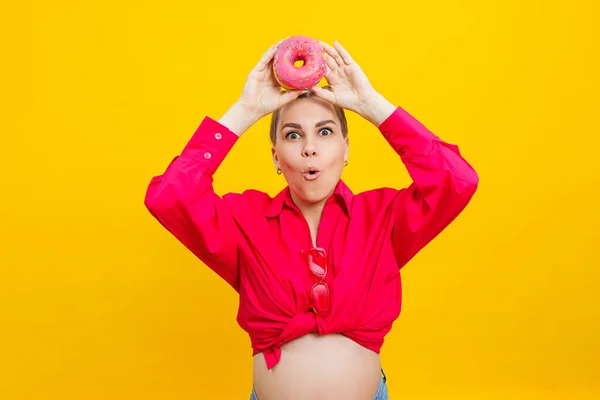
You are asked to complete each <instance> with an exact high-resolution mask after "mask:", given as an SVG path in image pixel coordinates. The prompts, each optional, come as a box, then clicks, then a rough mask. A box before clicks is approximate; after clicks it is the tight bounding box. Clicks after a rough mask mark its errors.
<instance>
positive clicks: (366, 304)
mask: <svg viewBox="0 0 600 400" xmlns="http://www.w3.org/2000/svg"><path fill="white" fill-rule="evenodd" d="M286 40H287V39H286ZM305 44H306V45H308V46H311V45H313V46H318V47H314V48H312V50H313V51H315V52H317V54H318V52H319V51H321V52H322V53H323V51H324V58H325V63H326V69H325V70H324V73H325V79H327V82H328V84H329V85H328V86H327V87H325V88H324V87H320V86H312V87H310V88H308V89H290V90H285V91H282V90H281V82H279V81H278V78H276V77H275V73H274V71H273V69H274V68H273V63H274V58H275V53H276V51H277V49H278V47H279V48H280V49H281V47H280V45H282V42H280V43H277V44H275V45H274V46H272V47H271V48H270V49H269V50H268V51H267V52H266V53H265V54H264V56H263V57H262V59H261V60H260V61H259V62H258V64H257V65H256V67H255V68H254V69H253V70H252V71H251V72H250V74H249V76H248V79H247V82H246V85H245V87H244V89H243V92H242V95H241V96H240V97H239V99H238V100H237V101H236V102H235V103H234V104H233V105H232V106H231V108H230V109H229V110H228V111H227V112H225V114H224V115H223V116H222V117H221V118H220V119H218V120H215V119H212V118H210V117H208V116H207V117H205V118H204V119H203V121H202V122H201V123H200V125H199V127H198V128H197V130H196V131H195V132H194V134H193V135H192V136H191V138H190V140H189V142H188V143H187V144H186V145H185V146H184V147H183V150H182V152H181V154H179V155H178V156H177V157H175V159H173V161H172V162H171V163H170V164H169V165H168V166H167V168H166V170H165V171H164V173H162V174H161V175H158V176H155V177H153V178H152V179H151V181H150V183H149V186H148V189H147V193H146V197H145V205H146V207H147V208H148V210H149V211H150V213H151V214H152V215H153V216H154V217H155V218H156V219H157V220H158V221H159V222H160V223H161V224H162V225H163V226H164V227H165V228H166V229H167V230H168V231H169V232H171V234H173V235H174V236H175V237H176V238H177V239H178V240H180V241H181V242H182V243H183V244H184V245H185V246H186V247H187V248H188V249H189V250H190V251H191V252H193V253H194V254H195V255H196V256H197V257H198V258H199V259H200V260H202V261H203V262H204V263H205V264H206V265H207V266H208V267H209V268H211V269H212V270H213V271H214V272H215V273H217V274H218V275H219V276H220V277H221V278H222V279H224V280H225V281H226V282H227V283H228V284H229V285H231V287H232V288H233V289H234V290H235V291H236V292H237V293H238V294H239V298H240V302H239V310H238V316H237V321H238V323H239V325H240V326H241V328H242V329H244V330H245V331H246V332H247V333H248V334H249V336H250V341H251V344H252V348H253V356H254V371H253V388H252V391H251V393H250V398H251V399H253V400H256V399H260V400H281V399H289V400H307V399H315V400H316V399H344V400H370V399H377V400H384V399H388V392H387V386H386V377H385V373H384V372H383V369H382V368H381V362H380V356H379V353H380V349H381V347H382V344H383V341H384V337H385V335H386V334H387V333H388V332H389V331H390V329H391V327H392V323H393V322H394V321H395V320H396V318H397V317H398V316H399V315H400V309H401V294H402V291H401V279H400V269H401V268H402V267H403V266H404V265H405V264H406V263H407V262H408V261H409V260H410V259H411V258H412V257H413V256H414V255H415V254H416V253H417V252H418V251H419V250H420V249H422V248H423V246H425V245H426V244H427V243H429V242H430V241H431V240H432V239H433V238H434V237H436V236H437V235H438V234H439V233H440V232H441V231H442V230H443V229H444V228H445V227H446V226H447V225H448V224H449V223H451V222H452V221H453V220H454V219H455V218H456V217H457V216H458V215H459V213H460V212H461V211H462V210H463V209H464V208H465V207H466V206H467V204H468V203H469V201H470V199H471V198H472V196H473V194H474V193H475V191H476V188H477V185H478V175H477V173H476V172H475V171H474V170H473V168H472V167H471V166H470V165H469V163H468V162H467V161H466V160H465V159H463V157H462V156H461V154H460V152H459V150H458V147H457V146H456V145H453V144H449V143H446V142H444V141H442V140H441V139H440V138H439V137H438V136H436V135H435V134H433V133H432V132H430V131H429V130H428V129H427V128H426V127H425V126H424V125H422V124H421V123H420V122H419V121H417V120H416V119H415V118H414V117H412V116H411V115H410V114H409V113H407V112H406V111H405V110H404V109H402V108H401V107H396V106H393V105H392V104H391V103H390V102H389V101H388V100H386V99H385V98H384V96H383V95H381V94H380V93H379V92H378V91H377V90H376V89H375V88H373V86H372V85H371V84H370V82H369V80H368V79H367V77H366V76H365V74H364V72H363V71H362V70H361V68H360V67H359V66H358V65H357V63H356V62H355V61H354V60H353V58H352V57H351V56H350V54H349V53H348V52H347V51H346V50H345V49H344V48H343V47H342V46H341V45H340V44H339V43H337V42H334V45H333V46H330V45H328V44H326V43H323V42H315V43H312V44H311V43H300V45H305ZM321 49H322V50H321ZM293 61H294V60H288V61H287V62H288V63H293ZM317 61H318V60H317ZM279 78H281V77H279ZM313 78H314V77H313ZM313 78H311V79H313ZM314 79H318V77H317V78H314ZM295 87H297V86H295ZM345 110H351V111H353V112H355V113H357V114H359V115H360V116H362V117H363V118H365V119H366V120H368V121H370V122H371V123H372V124H373V125H374V126H375V127H376V128H377V129H378V131H379V132H380V133H381V134H382V135H383V138H384V139H385V140H386V141H387V143H389V145H390V146H391V147H392V149H393V150H394V151H395V152H396V153H397V154H398V156H399V162H398V165H371V166H370V167H369V171H368V172H369V174H377V173H378V171H381V169H383V168H395V169H398V168H399V166H404V167H405V168H406V169H407V171H408V174H409V175H410V177H411V178H412V182H411V184H410V185H409V186H408V187H405V188H387V187H384V188H373V189H371V190H368V191H365V192H361V193H356V194H355V193H353V192H352V191H351V189H350V188H349V187H348V186H347V185H346V184H345V183H344V182H343V181H342V180H341V175H342V171H343V170H344V168H345V166H347V165H348V161H349V160H348V154H349V152H348V150H349V139H348V126H347V122H346V116H345ZM271 113H272V119H271V129H270V136H271V141H272V144H273V146H272V158H273V163H274V170H275V171H276V172H277V174H279V175H283V178H284V179H285V181H286V183H287V185H285V187H284V189H283V190H281V191H280V192H279V194H277V195H276V196H274V197H271V196H269V195H268V194H267V193H264V192H261V191H259V190H255V189H248V190H245V191H243V193H226V194H224V195H218V194H216V193H215V192H214V190H213V175H214V174H215V171H216V170H217V168H218V167H219V165H220V164H221V163H222V162H223V160H224V159H225V157H226V156H227V154H228V153H229V151H230V150H231V148H232V147H233V146H234V145H235V143H236V142H237V140H238V138H239V137H240V136H241V135H242V134H243V133H244V132H245V131H246V130H247V129H248V128H250V127H251V126H252V125H253V124H254V123H255V122H257V121H258V120H259V119H261V118H262V117H263V116H266V115H268V114H271ZM400 161H401V162H400ZM400 173H401V171H400V169H398V174H399V175H400ZM275 176H276V175H275ZM240 179H244V181H248V182H250V181H251V173H249V171H248V167H247V166H244V167H243V168H240Z"/></svg>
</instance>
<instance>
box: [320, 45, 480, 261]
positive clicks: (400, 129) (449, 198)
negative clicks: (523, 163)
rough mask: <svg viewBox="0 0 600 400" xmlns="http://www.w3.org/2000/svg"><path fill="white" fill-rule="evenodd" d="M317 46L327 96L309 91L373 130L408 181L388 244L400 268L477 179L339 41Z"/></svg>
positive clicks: (465, 199)
mask: <svg viewBox="0 0 600 400" xmlns="http://www.w3.org/2000/svg"><path fill="white" fill-rule="evenodd" d="M321 45H322V46H323V49H324V50H325V52H326V54H327V57H326V61H327V66H328V73H327V75H325V78H326V79H327V81H328V82H329V83H330V85H331V87H332V89H333V93H332V92H327V91H325V90H323V89H320V88H318V87H316V88H313V90H314V91H315V93H316V94H317V95H318V96H319V97H322V98H324V99H326V100H329V101H331V102H332V103H334V104H337V105H339V106H342V107H344V108H347V109H349V110H352V111H354V112H356V113H358V114H360V115H361V116H363V117H364V118H365V119H367V120H369V121H370V122H372V123H373V124H374V125H375V126H377V127H379V130H380V131H381V132H382V133H383V136H384V137H385V138H386V140H387V141H388V143H389V144H390V145H391V146H392V147H393V148H394V150H395V151H396V153H398V155H399V156H400V158H401V160H402V162H403V163H404V165H405V166H406V168H407V170H408V173H409V175H410V176H411V178H412V179H413V183H412V184H411V185H410V186H409V187H408V188H404V189H400V190H398V192H397V194H396V196H395V198H394V202H393V208H394V210H393V211H394V212H393V215H394V227H393V231H392V242H393V246H394V249H395V254H396V259H397V262H398V264H399V266H400V268H402V266H404V265H405V264H406V263H407V262H408V261H409V260H410V259H411V258H412V257H413V256H414V255H415V254H416V253H417V252H418V251H419V250H420V249H421V248H422V247H423V246H425V245H426V244H427V243H428V242H430V241H431V240H432V239H433V238H434V237H435V236H436V235H437V234H439V233H440V232H441V231H442V230H443V229H444V228H445V227H446V226H447V225H448V224H449V223H450V222H452V220H454V219H455V218H456V216H457V215H458V214H459V213H460V212H461V211H462V210H463V209H464V208H465V207H466V205H467V204H468V203H469V201H470V199H471V197H472V196H473V194H474V193H475V191H476V189H477V186H478V183H479V177H478V175H477V173H476V172H475V170H474V169H473V168H472V167H471V166H470V165H469V163H468V162H467V161H466V160H465V159H464V158H463V157H462V156H461V154H460V152H459V151H458V147H457V146H455V145H452V144H448V143H446V142H444V141H442V140H440V138H439V137H437V136H436V135H434V134H433V133H431V132H430V131H429V130H427V128H425V126H423V125H422V124H421V123H420V122H419V121H417V120H416V119H415V118H413V117H412V116H411V115H410V114H408V113H407V112H406V111H404V110H403V109H402V108H400V107H395V106H393V105H392V104H391V103H390V102H389V101H387V100H386V99H385V98H384V97H383V96H382V95H381V94H379V93H378V92H377V91H376V90H375V89H374V88H373V87H372V86H371V84H370V82H369V80H368V79H367V77H366V75H365V74H364V72H363V71H362V70H361V68H360V67H359V66H358V65H357V63H356V62H355V61H354V59H353V58H352V57H351V56H350V54H349V53H348V51H346V49H344V47H342V45H341V44H340V43H338V42H335V43H334V46H333V47H332V46H329V45H328V44H326V43H323V42H321Z"/></svg>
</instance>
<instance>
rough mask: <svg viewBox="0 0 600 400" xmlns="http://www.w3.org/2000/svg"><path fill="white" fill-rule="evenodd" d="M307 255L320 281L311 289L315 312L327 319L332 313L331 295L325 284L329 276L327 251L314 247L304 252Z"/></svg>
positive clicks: (312, 270)
mask: <svg viewBox="0 0 600 400" xmlns="http://www.w3.org/2000/svg"><path fill="white" fill-rule="evenodd" d="M302 254H304V255H305V257H306V261H307V263H308V267H309V268H310V270H311V272H312V273H313V274H314V275H315V276H316V277H317V278H319V279H320V281H319V282H317V283H315V284H314V285H313V286H312V288H311V294H312V297H313V303H314V310H315V312H316V313H317V314H319V315H320V316H322V317H326V316H328V315H329V313H330V312H331V295H330V293H329V286H328V285H327V282H325V277H326V276H327V253H326V252H325V249H322V248H320V247H313V248H312V249H310V250H309V251H308V252H307V253H306V252H304V250H302Z"/></svg>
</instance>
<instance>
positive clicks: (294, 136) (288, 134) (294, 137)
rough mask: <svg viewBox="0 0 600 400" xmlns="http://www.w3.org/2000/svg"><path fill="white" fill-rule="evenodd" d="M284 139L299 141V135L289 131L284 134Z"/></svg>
mask: <svg viewBox="0 0 600 400" xmlns="http://www.w3.org/2000/svg"><path fill="white" fill-rule="evenodd" d="M285 138H286V139H299V138H300V134H299V133H298V132H296V131H291V132H288V133H286V135H285Z"/></svg>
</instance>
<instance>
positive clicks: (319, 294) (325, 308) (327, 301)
mask: <svg viewBox="0 0 600 400" xmlns="http://www.w3.org/2000/svg"><path fill="white" fill-rule="evenodd" d="M312 295H313V300H314V302H315V311H316V312H317V313H318V314H319V315H321V316H323V317H325V316H327V315H329V311H331V297H330V296H329V287H328V286H327V285H326V284H325V283H317V284H315V285H314V286H313V288H312Z"/></svg>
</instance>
